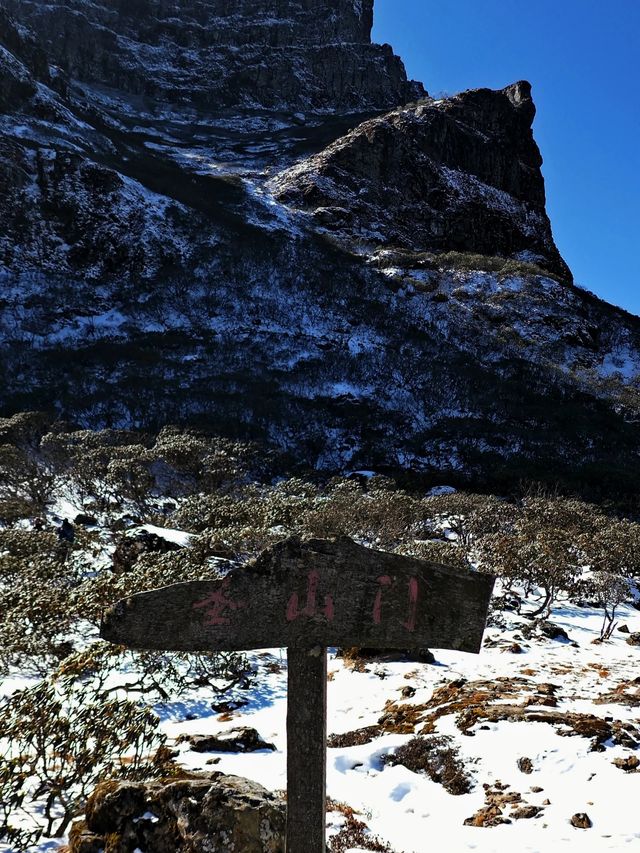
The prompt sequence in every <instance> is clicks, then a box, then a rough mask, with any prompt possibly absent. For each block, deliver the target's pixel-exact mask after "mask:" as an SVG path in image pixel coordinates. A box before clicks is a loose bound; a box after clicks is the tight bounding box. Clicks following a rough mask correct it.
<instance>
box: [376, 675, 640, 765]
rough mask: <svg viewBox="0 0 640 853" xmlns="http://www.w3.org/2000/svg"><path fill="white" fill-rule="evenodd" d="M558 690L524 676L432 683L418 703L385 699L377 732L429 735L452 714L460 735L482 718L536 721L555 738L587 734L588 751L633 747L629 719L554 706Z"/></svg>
mask: <svg viewBox="0 0 640 853" xmlns="http://www.w3.org/2000/svg"><path fill="white" fill-rule="evenodd" d="M558 690H559V687H558V686H557V685H555V684H544V683H543V684H536V683H535V682H533V681H530V680H529V679H525V678H515V677H514V678H507V677H504V678H497V679H495V680H494V681H466V680H465V679H463V678H461V679H456V680H455V681H451V682H448V683H447V684H444V685H442V686H440V687H437V688H436V689H435V690H434V691H433V695H432V697H431V699H429V700H428V701H427V702H425V703H423V704H421V705H409V704H405V703H402V704H399V703H397V702H393V701H390V702H387V704H386V705H385V713H384V714H383V715H382V716H381V717H380V720H379V724H380V726H381V729H382V731H384V732H389V733H394V734H410V733H413V732H415V731H419V733H421V734H431V733H433V732H434V731H435V729H436V724H437V721H438V720H439V719H440V718H441V717H443V716H448V715H450V714H456V715H457V716H456V725H457V726H458V728H459V729H460V731H461V732H462V733H463V734H466V733H473V730H474V729H475V727H476V726H481V725H482V724H483V723H487V722H489V723H496V722H499V721H501V720H509V721H511V722H520V723H526V722H536V723H547V724H549V725H552V726H554V727H555V728H556V730H557V732H558V734H559V735H560V736H561V737H586V738H591V739H592V748H593V749H594V750H599V749H602V750H604V749H606V747H605V746H604V744H605V743H607V742H608V741H612V742H613V743H614V744H619V745H621V746H626V747H628V748H630V749H635V748H636V747H637V745H638V742H639V741H640V730H639V729H638V728H637V726H635V725H634V724H633V723H629V722H625V721H623V720H614V719H613V718H611V717H606V718H602V717H598V716H596V715H595V714H580V713H575V712H571V711H559V710H556V709H555V706H556V705H557V704H558V699H557V698H556V693H557V692H558ZM505 700H511V701H505ZM541 705H542V706H545V705H546V706H548V707H547V708H544V707H542V708H541V707H540V706H541ZM419 726H422V728H420V729H418V727H419Z"/></svg>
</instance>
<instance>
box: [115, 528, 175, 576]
mask: <svg viewBox="0 0 640 853" xmlns="http://www.w3.org/2000/svg"><path fill="white" fill-rule="evenodd" d="M181 547H182V546H180V545H178V544H177V543H176V542H170V541H169V540H168V539H165V538H164V537H162V536H158V534H157V533H151V532H150V531H148V530H135V531H132V532H131V533H127V534H126V535H125V536H123V537H122V538H121V539H120V541H119V542H118V544H117V545H116V548H115V551H114V552H113V558H112V560H113V563H112V569H113V571H114V572H115V573H116V574H122V573H123V572H130V571H131V570H132V569H133V566H134V565H135V563H136V561H137V559H138V558H139V557H140V556H141V555H142V554H149V553H151V554H168V553H170V552H171V551H180V550H181Z"/></svg>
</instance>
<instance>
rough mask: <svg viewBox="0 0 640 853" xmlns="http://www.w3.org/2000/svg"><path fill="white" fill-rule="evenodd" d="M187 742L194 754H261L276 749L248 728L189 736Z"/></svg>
mask: <svg viewBox="0 0 640 853" xmlns="http://www.w3.org/2000/svg"><path fill="white" fill-rule="evenodd" d="M185 740H186V742H187V743H189V745H190V747H191V749H192V750H193V751H194V752H259V751H260V750H262V749H268V750H275V748H276V747H275V746H274V745H273V744H272V743H267V742H266V741H264V740H262V738H261V737H260V735H259V734H258V732H257V731H256V730H255V729H252V728H249V727H247V726H244V727H241V728H236V729H229V731H227V732H221V733H220V734H216V735H187V737H186V738H185Z"/></svg>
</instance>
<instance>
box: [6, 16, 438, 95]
mask: <svg viewBox="0 0 640 853" xmlns="http://www.w3.org/2000/svg"><path fill="white" fill-rule="evenodd" d="M5 2H6V4H7V6H8V8H9V10H10V11H12V12H13V13H14V14H16V15H20V17H21V18H22V19H24V20H27V21H28V22H29V24H30V25H31V26H32V27H33V29H34V30H35V31H36V32H37V33H38V35H39V36H40V38H41V39H42V40H43V42H44V44H46V47H47V50H48V51H49V52H50V55H51V57H52V58H53V59H54V61H55V62H56V63H57V64H59V65H60V66H61V67H62V68H63V69H64V70H65V71H66V72H67V73H68V74H69V75H71V76H72V77H75V78H77V79H79V80H82V81H84V82H88V83H100V84H104V85H106V86H110V87H113V88H115V89H119V90H122V91H124V92H127V93H129V94H132V95H139V96H143V97H145V98H154V99H158V100H161V101H164V102H175V103H183V104H184V103H192V104H194V105H197V106H199V107H208V108H211V107H230V106H235V107H238V106H245V107H246V106H256V107H257V106H266V107H279V108H283V109H338V110H358V109H371V108H373V109H379V108H380V107H381V106H385V105H386V106H393V105H395V104H397V103H402V102H403V101H406V100H409V99H410V98H411V97H415V96H418V95H419V94H421V93H423V90H422V87H421V86H420V85H419V84H415V83H409V82H408V81H407V78H406V74H405V71H404V67H403V65H402V62H401V61H400V60H399V59H398V58H397V57H396V56H394V54H393V52H392V50H391V49H390V48H389V47H388V45H385V46H379V45H373V44H372V43H371V27H372V22H373V0H359V2H354V0H278V2H270V3H265V2H264V0H208V2H203V0H173V2H167V0H117V2H105V0H102V2H97V3H90V2H87V0H72V2H54V3H50V2H48V0H5Z"/></svg>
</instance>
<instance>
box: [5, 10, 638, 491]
mask: <svg viewBox="0 0 640 853" xmlns="http://www.w3.org/2000/svg"><path fill="white" fill-rule="evenodd" d="M371 12H372V3H371V2H363V3H358V2H346V0H340V2H338V0H332V2H329V0H326V2H322V0H317V2H311V0H304V2H303V0H280V2H275V0H272V2H266V0H242V2H233V3H232V2H230V0H229V2H223V0H211V2H206V3H205V2H195V0H192V2H187V0H181V2H169V0H145V2H142V0H128V2H126V3H125V2H116V0H112V1H111V2H108V3H107V2H106V0H104V1H103V2H97V0H96V2H89V0H66V2H64V3H62V2H58V3H56V2H36V0H20V2H17V0H0V222H1V223H2V227H1V229H0V360H1V361H2V374H3V384H2V387H1V388H0V408H1V410H2V413H5V414H8V413H11V412H15V411H17V410H24V409H51V410H54V411H56V412H58V413H59V414H60V415H61V416H63V417H65V418H67V419H71V420H75V421H78V422H80V423H83V424H87V425H92V426H95V425H100V424H111V425H126V424H129V425H131V424H133V425H135V426H144V425H159V424H162V423H166V422H171V421H174V422H189V421H190V422H193V421H198V422H204V423H205V424H206V425H207V426H209V427H211V428H215V429H219V430H222V431H224V432H227V433H231V434H234V435H238V434H242V435H251V436H257V437H262V438H264V439H266V440H267V441H269V442H272V443H274V444H276V445H278V446H280V447H283V448H287V449H289V450H291V451H292V452H293V453H294V454H295V456H296V458H297V459H298V460H300V461H301V462H305V463H308V464H311V465H317V466H318V467H321V468H328V469H331V468H341V467H346V466H348V467H378V468H383V469H392V468H398V467H400V468H403V467H404V468H406V467H412V468H418V469H426V470H437V471H441V472H442V471H447V472H449V473H452V472H457V473H458V475H460V476H462V475H465V476H466V475H476V476H478V477H484V478H486V477H488V476H494V475H497V474H500V472H502V473H503V474H504V476H505V477H510V476H512V477H515V478H516V479H518V478H520V477H523V476H536V477H542V478H544V477H547V476H550V477H551V478H552V479H553V478H554V477H556V476H558V475H559V474H560V472H565V473H567V474H568V475H569V474H570V475H571V476H572V477H575V478H577V479H580V478H583V479H589V478H590V477H591V478H595V479H597V478H598V477H599V476H600V473H598V472H601V471H602V470H603V469H604V468H606V470H607V471H608V472H609V474H608V476H609V477H610V479H611V482H615V483H618V484H619V483H621V482H623V481H624V480H625V478H630V479H631V480H633V478H635V477H637V475H638V474H640V463H639V461H638V460H639V459H640V456H639V454H640V438H639V437H638V434H637V428H636V426H635V424H636V423H637V419H638V417H639V415H640V403H639V401H638V393H637V387H638V378H639V377H640V322H639V321H638V320H637V318H633V317H630V316H629V315H625V314H624V313H623V312H621V311H619V310H617V309H614V308H612V307H611V306H607V305H605V304H604V303H601V302H599V301H598V300H596V299H595V298H594V297H592V296H590V295H589V294H587V293H585V292H583V291H580V290H578V289H577V288H575V287H573V286H572V285H571V283H570V273H569V271H568V269H567V267H566V265H565V264H564V262H563V260H562V258H561V257H560V255H559V253H558V250H557V249H556V247H555V244H554V242H553V238H552V234H551V228H550V225H549V220H548V218H547V215H546V212H545V195H544V182H543V178H542V173H541V169H540V166H541V157H540V152H539V150H538V147H537V145H536V143H535V140H534V138H533V135H532V131H531V123H532V120H533V117H534V112H535V109H534V105H533V101H532V99H531V92H530V87H529V86H528V84H526V83H523V82H521V83H517V84H514V85H513V86H509V87H507V88H506V89H504V90H501V91H497V92H492V91H488V90H476V91H472V92H466V93H463V94H461V95H458V96H455V97H453V98H449V99H446V100H442V101H434V100H432V99H429V98H428V97H426V96H425V95H424V90H423V89H422V88H421V87H418V86H416V85H414V84H411V83H408V82H407V80H406V76H405V74H404V70H403V68H402V64H401V63H400V61H399V60H398V59H397V58H395V57H394V56H393V53H392V51H391V49H390V48H380V47H377V46H375V45H371V43H370V37H369V36H370V29H371ZM316 33H319V34H320V36H316ZM312 34H313V36H312ZM416 96H419V97H418V101H417V102H416V101H415V100H414V99H415V97H416ZM410 100H414V102H413V103H408V102H409V101H410ZM301 110H304V115H303V114H302V113H301V112H300V111H301Z"/></svg>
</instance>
